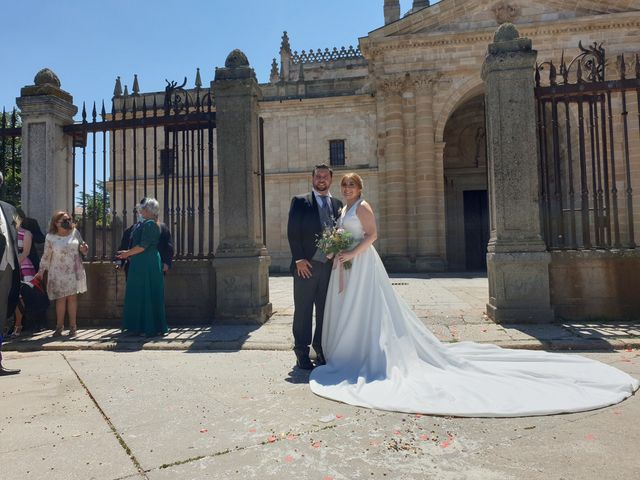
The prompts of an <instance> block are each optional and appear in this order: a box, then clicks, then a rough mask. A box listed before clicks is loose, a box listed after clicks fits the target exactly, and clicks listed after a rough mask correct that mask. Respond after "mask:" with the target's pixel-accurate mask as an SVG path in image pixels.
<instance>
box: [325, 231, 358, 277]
mask: <svg viewBox="0 0 640 480" xmlns="http://www.w3.org/2000/svg"><path fill="white" fill-rule="evenodd" d="M352 244H353V235H351V232H347V231H345V229H344V228H340V227H337V226H333V227H327V228H325V229H324V231H323V232H322V235H321V236H320V237H319V238H318V240H317V241H316V246H317V247H318V248H319V249H320V250H322V252H324V254H325V255H327V256H329V255H335V254H336V253H340V252H341V251H343V250H347V249H349V247H351V245H352ZM342 266H343V267H344V268H345V270H348V269H350V268H351V262H350V261H347V262H344V263H343V264H342Z"/></svg>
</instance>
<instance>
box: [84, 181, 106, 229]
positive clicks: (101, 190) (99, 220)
mask: <svg viewBox="0 0 640 480" xmlns="http://www.w3.org/2000/svg"><path fill="white" fill-rule="evenodd" d="M77 201H78V206H79V207H84V209H85V216H86V217H88V218H90V219H91V220H93V221H95V222H96V225H100V226H109V225H110V224H111V212H110V208H111V198H110V195H109V192H108V191H107V190H106V188H105V184H104V181H103V180H96V189H95V190H94V191H93V192H91V193H84V194H83V193H80V195H78V198H77ZM81 219H82V215H81V214H80V215H78V220H81Z"/></svg>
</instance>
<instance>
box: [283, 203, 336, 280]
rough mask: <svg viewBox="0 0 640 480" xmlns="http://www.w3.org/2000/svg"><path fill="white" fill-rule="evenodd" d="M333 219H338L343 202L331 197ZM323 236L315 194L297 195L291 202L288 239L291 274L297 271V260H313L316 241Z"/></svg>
mask: <svg viewBox="0 0 640 480" xmlns="http://www.w3.org/2000/svg"><path fill="white" fill-rule="evenodd" d="M331 208H332V210H333V218H338V211H339V210H340V208H342V202H341V201H340V200H336V199H335V198H333V197H331ZM321 234H322V223H320V213H319V212H318V203H317V202H316V196H315V195H314V194H313V192H309V193H307V194H305V195H297V196H295V197H293V199H292V200H291V207H290V208H289V222H288V224H287V237H288V238H289V247H290V248H291V272H292V273H295V271H296V260H303V259H306V260H311V258H312V257H313V255H314V254H315V253H316V249H317V247H316V241H317V240H318V238H319V237H320V235H321Z"/></svg>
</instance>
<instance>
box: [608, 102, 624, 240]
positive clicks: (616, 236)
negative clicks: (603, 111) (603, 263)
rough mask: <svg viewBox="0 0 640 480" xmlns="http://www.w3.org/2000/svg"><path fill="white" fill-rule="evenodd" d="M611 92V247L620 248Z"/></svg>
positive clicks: (609, 114) (609, 103)
mask: <svg viewBox="0 0 640 480" xmlns="http://www.w3.org/2000/svg"><path fill="white" fill-rule="evenodd" d="M611 103H612V102H611V92H607V111H608V120H609V146H610V148H611V150H610V154H609V156H610V159H611V178H612V182H611V187H612V188H611V197H612V199H611V200H612V204H613V247H614V248H620V247H621V244H620V220H619V218H618V215H619V212H618V182H617V181H616V153H615V151H616V150H615V145H614V141H613V113H612V112H613V109H612V104H611Z"/></svg>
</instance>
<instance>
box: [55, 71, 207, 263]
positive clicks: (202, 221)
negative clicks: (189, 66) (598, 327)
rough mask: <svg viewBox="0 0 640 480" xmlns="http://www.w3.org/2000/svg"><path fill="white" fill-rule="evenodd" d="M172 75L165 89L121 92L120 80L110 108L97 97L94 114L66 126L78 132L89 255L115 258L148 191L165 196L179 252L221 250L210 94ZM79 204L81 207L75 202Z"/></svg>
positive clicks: (81, 210) (77, 164)
mask: <svg viewBox="0 0 640 480" xmlns="http://www.w3.org/2000/svg"><path fill="white" fill-rule="evenodd" d="M185 85H186V78H185V81H184V82H183V83H182V85H178V84H177V83H176V82H168V81H167V87H166V89H165V92H164V93H163V94H162V93H151V94H142V95H141V94H140V93H139V92H138V88H137V81H134V88H133V93H132V94H131V95H128V93H127V91H126V88H125V93H124V95H123V94H122V93H121V87H120V83H119V80H118V82H117V83H116V88H115V91H114V97H113V100H112V104H111V111H110V113H108V112H107V111H106V109H105V106H104V103H103V104H102V108H101V110H100V113H99V114H98V111H97V109H96V105H95V103H94V105H93V108H92V110H91V113H90V118H88V116H89V115H88V113H87V110H86V107H85V106H84V105H83V108H82V121H81V122H79V123H76V124H73V125H68V126H66V127H65V128H64V130H65V132H66V133H68V134H70V135H73V138H74V150H73V151H74V153H73V165H74V168H73V171H74V172H75V178H76V179H81V180H80V181H79V183H78V184H77V185H76V186H77V193H78V196H77V198H76V199H75V200H76V202H77V203H76V205H77V211H76V216H77V218H78V221H79V225H80V226H81V229H82V230H83V233H84V235H85V237H88V238H90V239H91V240H92V241H91V242H89V244H90V245H92V246H93V247H94V248H92V251H91V253H90V255H89V258H88V260H106V259H110V258H112V256H113V254H114V252H115V250H116V248H117V245H118V244H119V236H120V234H121V232H122V230H123V229H124V228H126V227H127V226H128V225H130V224H131V223H133V222H135V218H134V215H133V208H134V206H135V205H136V204H137V203H138V202H139V201H140V199H142V198H143V197H150V196H152V197H155V198H157V199H158V201H159V202H160V203H161V208H162V209H163V218H162V219H161V220H163V221H164V222H165V223H167V225H168V226H169V228H170V230H171V232H172V235H173V239H174V245H175V258H177V259H189V258H210V257H212V256H213V252H214V241H215V240H214V236H215V228H214V225H215V216H214V198H215V196H214V188H215V180H216V176H217V174H216V170H217V168H216V165H215V164H214V158H215V155H214V146H215V126H216V113H215V111H214V110H215V107H214V104H213V99H212V96H211V93H210V92H209V90H208V89H206V90H203V89H201V84H200V80H199V75H198V76H197V77H196V87H195V89H192V90H187V89H185V88H184V87H185ZM74 208H75V207H74Z"/></svg>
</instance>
